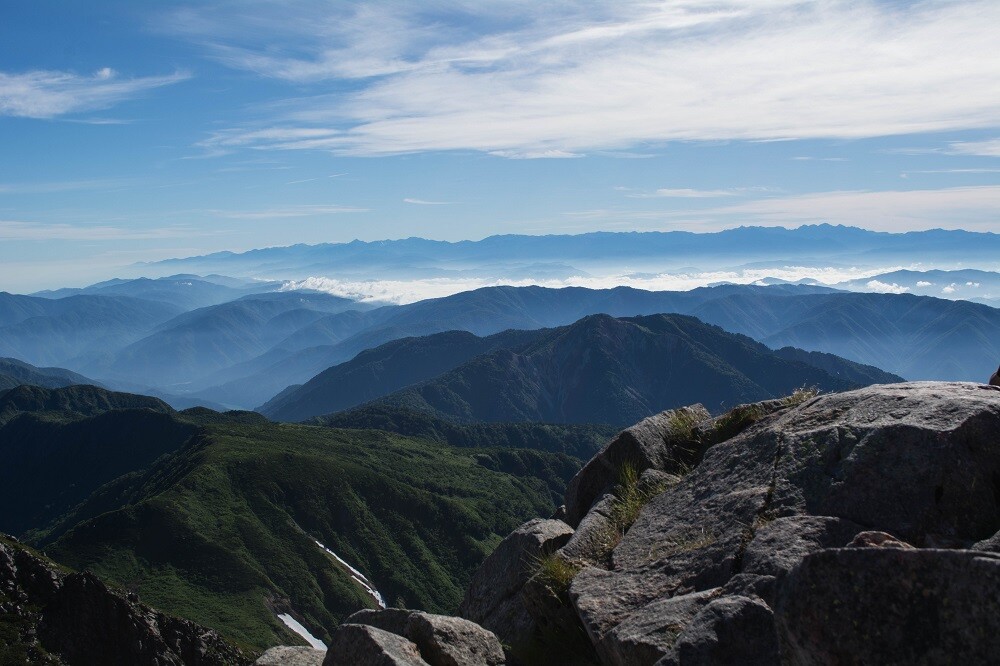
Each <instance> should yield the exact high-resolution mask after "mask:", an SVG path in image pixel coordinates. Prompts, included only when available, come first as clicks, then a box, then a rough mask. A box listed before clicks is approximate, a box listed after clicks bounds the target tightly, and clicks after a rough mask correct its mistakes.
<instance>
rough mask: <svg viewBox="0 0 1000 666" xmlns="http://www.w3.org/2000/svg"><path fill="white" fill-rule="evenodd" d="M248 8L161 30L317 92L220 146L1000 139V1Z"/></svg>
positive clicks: (544, 147) (564, 152)
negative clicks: (914, 136) (996, 133)
mask: <svg viewBox="0 0 1000 666" xmlns="http://www.w3.org/2000/svg"><path fill="white" fill-rule="evenodd" d="M253 5H254V11H251V12H247V13H246V14H245V15H244V16H249V18H246V17H244V18H239V17H233V15H232V13H231V12H229V11H227V10H226V6H224V5H217V6H214V7H207V8H205V7H199V8H188V9H185V10H183V11H180V12H174V13H173V14H171V15H169V16H167V17H166V18H165V19H164V22H163V23H164V25H165V26H167V29H168V30H171V31H172V32H174V33H175V34H179V35H183V36H185V37H187V38H188V39H191V40H194V41H197V42H199V43H200V44H202V45H203V46H204V47H205V48H206V49H207V51H208V52H209V53H210V54H211V55H212V56H213V57H214V58H216V59H217V60H219V61H220V62H222V63H224V64H226V65H227V66H230V67H233V68H237V69H241V70H246V71H252V72H256V73H257V74H259V75H261V76H266V77H269V78H273V79H279V80H285V81H288V82H291V83H295V84H298V85H305V86H306V89H307V90H310V91H312V92H313V93H315V94H312V95H305V96H300V97H299V98H297V99H295V100H293V101H291V102H290V107H289V108H288V109H286V111H285V112H284V113H282V114H279V115H278V116H277V117H274V118H271V119H270V126H263V127H261V126H258V127H235V128H231V129H230V130H229V132H228V133H220V134H219V135H217V136H216V137H213V140H212V143H213V144H215V145H224V144H228V145H229V146H230V148H235V147H237V146H239V147H254V148H270V149H283V150H288V149H319V150H330V151H333V152H336V153H341V154H354V155H382V154H395V153H406V152H416V151H433V150H478V151H484V152H489V153H493V154H497V155H501V156H508V157H558V156H575V155H580V154H584V153H587V152H588V151H598V150H605V151H606V150H620V149H627V148H630V147H633V146H636V145H642V144H646V145H648V144H650V143H658V142H669V141H710V140H719V139H737V140H782V139H795V138H861V137H874V136H887V135H898V134H909V133H919V132H932V131H946V130H954V129H971V128H986V127H996V126H1000V89H998V88H997V87H996V86H988V85H984V84H983V82H984V81H993V80H997V79H998V78H1000V40H997V39H996V35H995V31H994V29H993V26H996V25H998V24H1000V3H996V2H993V1H991V0H966V1H963V2H948V1H945V0H925V1H923V2H919V3H895V2H892V3H890V2H875V1H873V0H869V1H863V2H853V1H849V0H827V1H824V2H811V1H807V0H754V1H752V2H751V1H749V0H713V1H709V0H678V1H676V2H671V3H649V2H645V1H642V0H631V1H624V0H620V1H616V2H610V1H608V2H593V3H578V2H569V1H565V2H551V3H529V2H522V1H519V0H517V1H513V2H508V3H490V2H483V3H474V2H450V3H430V4H425V3H377V4H373V3H363V2H362V3H359V2H353V3H351V2H345V3H337V4H336V5H328V4H318V3H314V2H293V3H285V2H282V3H274V2H256V3H253ZM956 72H961V75H960V76H956ZM333 88H338V89H339V90H338V92H337V94H329V93H330V91H331V89H333ZM928 91H933V94H929V92H928ZM262 125H268V121H264V122H263V123H262ZM268 132H275V133H276V134H275V135H274V136H269V135H268V134H267V133H268ZM295 132H303V133H304V135H303V136H295V137H291V136H289V135H290V134H294V133H295ZM309 132H316V134H315V135H314V136H308V133H309ZM967 148H968V149H969V150H972V149H975V150H980V151H981V150H993V149H992V148H990V146H978V147H976V148H973V147H971V146H970V147H967ZM959 149H961V148H959ZM976 154H982V153H976Z"/></svg>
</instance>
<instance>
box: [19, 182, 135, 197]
mask: <svg viewBox="0 0 1000 666" xmlns="http://www.w3.org/2000/svg"><path fill="white" fill-rule="evenodd" d="M134 182H135V181H130V180H124V179H103V180H59V181H39V182H27V183H0V194H51V193H53V192H73V191H83V190H115V189H119V188H121V187H127V186H128V185H130V184H134Z"/></svg>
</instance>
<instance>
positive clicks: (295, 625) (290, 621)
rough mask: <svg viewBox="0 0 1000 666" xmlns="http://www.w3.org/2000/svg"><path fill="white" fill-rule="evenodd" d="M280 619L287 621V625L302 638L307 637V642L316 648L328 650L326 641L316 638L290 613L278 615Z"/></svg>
mask: <svg viewBox="0 0 1000 666" xmlns="http://www.w3.org/2000/svg"><path fill="white" fill-rule="evenodd" d="M278 619H279V620H281V621H282V622H284V623H285V626H286V627H288V628H289V629H291V630H292V631H294V632H295V633H297V634H298V635H299V636H301V637H302V638H304V639H306V642H307V643H309V645H310V646H312V648H313V649H316V650H326V643H324V642H323V641H321V640H320V639H318V638H316V637H315V636H313V635H312V634H310V633H309V630H308V629H306V628H305V627H303V626H302V625H301V624H300V623H299V622H298V620H296V619H295V618H294V617H292V616H291V615H289V614H288V613H282V614H281V615H279V616H278Z"/></svg>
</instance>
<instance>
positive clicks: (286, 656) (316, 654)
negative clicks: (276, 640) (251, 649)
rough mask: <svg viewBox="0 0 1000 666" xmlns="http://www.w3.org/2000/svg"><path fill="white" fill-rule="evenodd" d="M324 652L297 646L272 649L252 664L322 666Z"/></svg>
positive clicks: (265, 665) (280, 646) (256, 665)
mask: <svg viewBox="0 0 1000 666" xmlns="http://www.w3.org/2000/svg"><path fill="white" fill-rule="evenodd" d="M325 658H326V650H316V649H313V648H309V647H300V646H298V645H294V646H293V645H279V646H278V647H273V648H271V649H269V650H267V651H266V652H264V654H262V655H261V656H260V657H258V658H257V661H255V662H254V664H255V666H322V664H323V659H325Z"/></svg>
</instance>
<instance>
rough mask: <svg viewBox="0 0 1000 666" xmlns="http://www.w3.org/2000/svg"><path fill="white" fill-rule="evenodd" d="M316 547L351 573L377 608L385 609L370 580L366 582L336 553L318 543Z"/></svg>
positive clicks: (362, 575)
mask: <svg viewBox="0 0 1000 666" xmlns="http://www.w3.org/2000/svg"><path fill="white" fill-rule="evenodd" d="M314 541H315V539H314ZM316 545H317V546H319V547H320V548H322V549H323V550H325V551H326V552H327V553H329V554H330V556H331V557H333V559H335V560H337V562H339V563H340V564H341V565H343V566H344V567H346V568H347V570H348V571H350V572H351V578H353V579H354V580H355V581H356V582H357V583H358V585H360V586H361V587H363V588H364V589H365V591H366V592H368V594H369V595H370V596H371V598H372V599H374V600H375V603H377V604H378V607H379V608H385V607H386V606H385V600H384V599H383V598H382V595H381V594H379V591H378V590H376V589H375V585H374V584H373V583H372V582H371V581H370V580H368V578H367V577H366V576H365V575H364V574H363V573H361V572H360V571H358V570H357V569H355V568H354V567H352V566H351V565H350V564H348V563H347V561H346V560H344V558H342V557H341V556H340V555H337V553H335V552H333V551H332V550H330V549H329V548H327V547H326V546H324V545H323V544H321V543H320V542H319V541H316Z"/></svg>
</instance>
